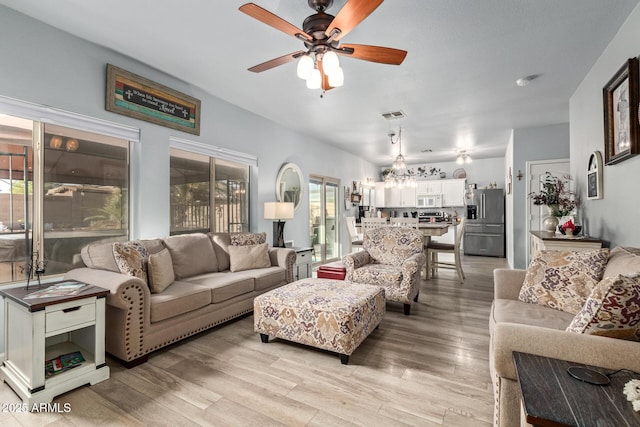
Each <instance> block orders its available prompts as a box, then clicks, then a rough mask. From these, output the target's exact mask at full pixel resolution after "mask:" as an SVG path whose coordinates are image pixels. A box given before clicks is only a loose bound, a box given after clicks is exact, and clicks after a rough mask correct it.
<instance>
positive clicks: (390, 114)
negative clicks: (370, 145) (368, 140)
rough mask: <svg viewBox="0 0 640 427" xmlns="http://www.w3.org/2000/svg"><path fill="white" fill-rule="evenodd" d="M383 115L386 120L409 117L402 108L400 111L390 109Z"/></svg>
mask: <svg viewBox="0 0 640 427" xmlns="http://www.w3.org/2000/svg"><path fill="white" fill-rule="evenodd" d="M381 115H382V117H384V118H385V119H386V120H396V119H404V118H405V117H407V116H406V114H404V112H402V111H400V110H398V111H390V112H388V113H382V114H381Z"/></svg>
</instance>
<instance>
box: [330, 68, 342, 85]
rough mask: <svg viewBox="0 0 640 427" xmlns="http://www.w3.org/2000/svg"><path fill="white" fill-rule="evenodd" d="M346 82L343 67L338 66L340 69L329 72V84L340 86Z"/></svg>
mask: <svg viewBox="0 0 640 427" xmlns="http://www.w3.org/2000/svg"><path fill="white" fill-rule="evenodd" d="M343 84H344V72H343V71H342V67H338V69H337V70H336V71H335V72H334V73H332V74H329V86H331V87H340V86H342V85H343Z"/></svg>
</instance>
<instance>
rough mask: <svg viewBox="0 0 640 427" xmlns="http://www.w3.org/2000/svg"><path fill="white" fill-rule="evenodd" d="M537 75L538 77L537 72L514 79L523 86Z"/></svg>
mask: <svg viewBox="0 0 640 427" xmlns="http://www.w3.org/2000/svg"><path fill="white" fill-rule="evenodd" d="M538 77H539V74H531V75H530V76H525V77H521V78H519V79H518V80H516V84H517V85H518V86H520V87H524V86H527V85H528V84H529V83H531V82H532V81H533V80H535V79H537V78H538Z"/></svg>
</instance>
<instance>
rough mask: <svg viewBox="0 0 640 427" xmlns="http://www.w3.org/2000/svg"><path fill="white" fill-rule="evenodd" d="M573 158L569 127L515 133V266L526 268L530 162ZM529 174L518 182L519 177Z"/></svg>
mask: <svg viewBox="0 0 640 427" xmlns="http://www.w3.org/2000/svg"><path fill="white" fill-rule="evenodd" d="M563 158H569V124H568V123H561V124H557V125H550V126H540V127H531V128H523V129H514V131H513V198H512V200H511V202H512V204H513V228H512V230H511V234H512V235H513V266H514V267H515V268H526V263H527V261H526V256H527V255H526V242H527V236H526V228H527V217H526V212H527V210H526V206H527V203H531V201H530V200H529V199H528V197H527V194H526V189H527V179H528V178H527V176H526V170H527V169H526V162H527V161H529V160H548V159H563ZM518 171H522V174H523V175H525V176H523V177H522V179H521V180H518V178H517V177H516V175H517V174H518Z"/></svg>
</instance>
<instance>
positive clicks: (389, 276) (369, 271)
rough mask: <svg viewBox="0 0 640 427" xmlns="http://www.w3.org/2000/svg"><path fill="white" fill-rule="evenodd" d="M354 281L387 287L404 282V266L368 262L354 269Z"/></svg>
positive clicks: (352, 279)
mask: <svg viewBox="0 0 640 427" xmlns="http://www.w3.org/2000/svg"><path fill="white" fill-rule="evenodd" d="M351 281H352V282H357V283H368V284H370V285H377V286H382V287H387V286H389V285H391V284H393V283H395V284H397V285H400V283H401V282H402V267H400V266H399V265H390V264H367V265H364V266H362V267H360V268H356V269H355V270H354V271H353V277H352V278H351Z"/></svg>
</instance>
